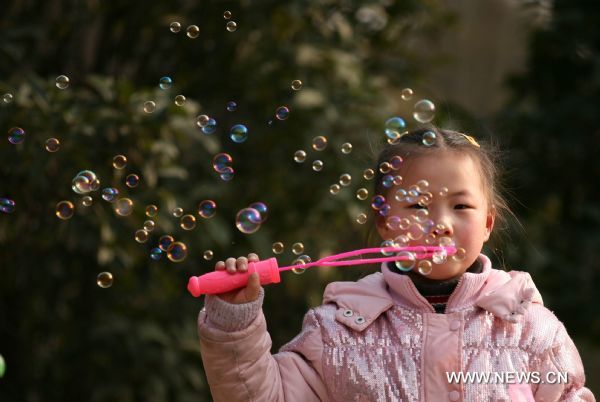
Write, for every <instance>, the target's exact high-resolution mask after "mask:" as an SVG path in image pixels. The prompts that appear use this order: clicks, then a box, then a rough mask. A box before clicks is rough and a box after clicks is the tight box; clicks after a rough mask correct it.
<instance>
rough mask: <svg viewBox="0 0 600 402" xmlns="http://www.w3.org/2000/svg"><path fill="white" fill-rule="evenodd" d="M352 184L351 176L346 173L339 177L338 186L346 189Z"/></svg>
mask: <svg viewBox="0 0 600 402" xmlns="http://www.w3.org/2000/svg"><path fill="white" fill-rule="evenodd" d="M351 182H352V176H350V175H349V174H348V173H344V174H342V175H341V176H340V184H341V185H342V186H344V187H348V186H349V185H350V183H351Z"/></svg>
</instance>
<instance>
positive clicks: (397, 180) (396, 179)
mask: <svg viewBox="0 0 600 402" xmlns="http://www.w3.org/2000/svg"><path fill="white" fill-rule="evenodd" d="M392 182H393V183H394V186H399V185H400V184H402V176H398V175H396V176H394V179H393V180H392Z"/></svg>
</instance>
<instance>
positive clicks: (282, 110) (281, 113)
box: [275, 106, 290, 120]
mask: <svg viewBox="0 0 600 402" xmlns="http://www.w3.org/2000/svg"><path fill="white" fill-rule="evenodd" d="M289 116H290V109H289V108H288V107H287V106H279V107H278V108H277V109H276V110H275V117H276V118H277V120H285V119H287V118H288V117H289Z"/></svg>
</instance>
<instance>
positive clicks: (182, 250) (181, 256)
mask: <svg viewBox="0 0 600 402" xmlns="http://www.w3.org/2000/svg"><path fill="white" fill-rule="evenodd" d="M185 257H187V246H186V245H185V243H182V242H180V241H176V242H174V243H173V244H172V245H171V247H170V248H169V250H168V251H167V258H168V259H169V260H171V261H173V262H181V261H183V260H185Z"/></svg>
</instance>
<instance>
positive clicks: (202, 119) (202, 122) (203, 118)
mask: <svg viewBox="0 0 600 402" xmlns="http://www.w3.org/2000/svg"><path fill="white" fill-rule="evenodd" d="M209 121H210V117H209V116H207V115H205V114H201V115H199V116H198V117H196V124H197V125H198V127H200V128H202V127H206V125H207V124H208V122H209Z"/></svg>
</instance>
